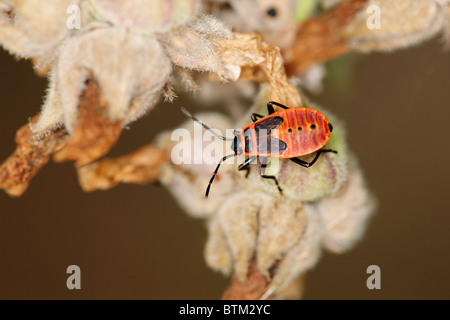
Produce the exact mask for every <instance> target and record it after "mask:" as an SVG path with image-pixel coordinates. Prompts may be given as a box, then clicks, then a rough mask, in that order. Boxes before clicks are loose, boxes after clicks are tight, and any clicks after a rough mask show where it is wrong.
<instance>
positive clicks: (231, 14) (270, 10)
mask: <svg viewBox="0 0 450 320" xmlns="http://www.w3.org/2000/svg"><path fill="white" fill-rule="evenodd" d="M295 2H296V1H293V0H278V1H276V0H260V1H253V0H231V1H227V4H228V5H229V7H225V6H224V5H223V3H224V1H222V0H212V1H210V4H211V8H210V10H209V12H211V13H212V14H213V15H214V16H216V17H218V18H219V19H221V20H222V21H224V22H225V23H227V24H228V25H230V26H231V27H232V28H233V29H234V30H236V31H239V32H249V31H250V32H256V33H258V34H260V35H261V37H262V39H263V40H264V41H266V42H268V43H270V44H273V45H276V46H278V47H280V48H284V47H288V46H290V45H291V44H292V41H293V39H294V36H295V31H296V21H295V17H294V14H293V11H294V7H295Z"/></svg>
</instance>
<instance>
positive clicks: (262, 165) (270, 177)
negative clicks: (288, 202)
mask: <svg viewBox="0 0 450 320" xmlns="http://www.w3.org/2000/svg"><path fill="white" fill-rule="evenodd" d="M260 159H261V171H260V174H261V177H263V178H264V179H272V180H274V181H275V184H276V185H277V188H278V191H280V194H283V190H281V187H280V184H279V183H278V180H277V178H276V177H275V176H267V175H265V174H264V172H266V167H267V158H260Z"/></svg>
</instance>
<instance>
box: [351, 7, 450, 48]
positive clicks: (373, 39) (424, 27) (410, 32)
mask: <svg viewBox="0 0 450 320" xmlns="http://www.w3.org/2000/svg"><path fill="white" fill-rule="evenodd" d="M447 2H448V1H447V0H398V1H389V0H370V1H368V2H367V4H366V5H365V8H364V9H363V10H361V11H360V12H359V13H358V14H357V15H356V17H355V19H354V20H353V22H352V23H350V24H349V25H348V26H347V28H346V30H345V31H344V35H345V37H347V38H348V39H349V45H350V46H351V47H352V48H353V49H354V50H357V51H364V52H368V51H374V50H383V51H386V50H393V49H399V48H405V47H408V46H411V45H415V44H417V43H420V42H422V41H424V40H427V39H429V38H431V37H433V36H435V35H436V34H437V33H438V32H441V31H442V30H443V28H444V25H445V9H446V6H447ZM371 8H372V9H375V8H377V9H378V8H379V12H378V11H374V10H369V9H371ZM371 15H378V17H375V16H374V17H373V19H375V18H379V22H380V24H379V26H376V25H374V26H373V27H371V24H369V22H370V21H368V20H369V18H370V16H371ZM372 24H373V23H372Z"/></svg>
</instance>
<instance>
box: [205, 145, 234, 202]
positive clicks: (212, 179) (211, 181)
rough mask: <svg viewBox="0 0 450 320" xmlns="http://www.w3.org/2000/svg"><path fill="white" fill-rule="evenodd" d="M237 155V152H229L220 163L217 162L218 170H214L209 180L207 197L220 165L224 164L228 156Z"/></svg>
mask: <svg viewBox="0 0 450 320" xmlns="http://www.w3.org/2000/svg"><path fill="white" fill-rule="evenodd" d="M235 155H236V154H234V153H233V154H229V155H226V156H225V157H223V158H222V159H220V161H219V163H218V164H217V167H216V170H214V173H213V176H212V177H211V180H209V183H208V187H207V188H206V193H205V198H208V195H209V190H210V189H211V184H212V183H213V181H214V178H215V177H216V175H217V172H218V171H219V167H220V165H221V164H222V162H224V161H226V160H227V159H228V158H231V157H234V156H235Z"/></svg>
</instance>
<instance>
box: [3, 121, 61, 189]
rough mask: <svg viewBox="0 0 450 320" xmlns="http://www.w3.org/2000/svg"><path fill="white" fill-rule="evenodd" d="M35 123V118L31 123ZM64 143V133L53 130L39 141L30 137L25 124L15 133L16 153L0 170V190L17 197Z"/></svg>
mask: <svg viewBox="0 0 450 320" xmlns="http://www.w3.org/2000/svg"><path fill="white" fill-rule="evenodd" d="M37 119H38V116H35V117H34V118H33V119H31V123H34V122H36V121H37ZM67 139H68V135H67V132H66V131H65V130H64V129H57V130H55V131H53V132H52V133H50V134H47V135H45V136H44V137H42V138H41V139H40V140H37V139H36V138H35V137H34V136H33V133H32V132H31V130H30V126H29V124H26V125H24V126H23V127H22V128H20V129H19V130H17V133H16V143H17V148H16V151H15V152H14V153H13V154H12V155H11V156H10V157H9V158H8V159H7V160H5V161H4V162H3V163H2V165H1V166H0V189H3V190H4V191H5V192H6V193H7V194H9V195H10V196H12V197H20V196H21V195H22V194H23V193H24V192H25V190H26V189H27V188H28V186H29V184H30V181H31V179H33V177H34V176H35V175H36V174H37V173H38V171H39V170H40V169H41V168H42V167H44V166H45V165H46V164H47V162H48V161H49V160H50V156H51V154H52V153H53V152H54V151H56V150H59V149H60V148H61V147H63V146H64V144H65V143H66V142H67Z"/></svg>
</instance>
